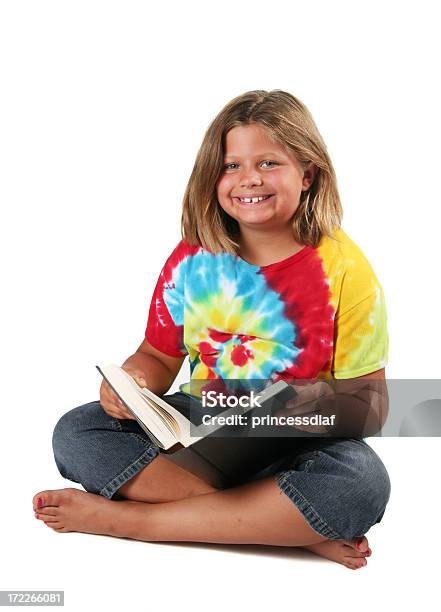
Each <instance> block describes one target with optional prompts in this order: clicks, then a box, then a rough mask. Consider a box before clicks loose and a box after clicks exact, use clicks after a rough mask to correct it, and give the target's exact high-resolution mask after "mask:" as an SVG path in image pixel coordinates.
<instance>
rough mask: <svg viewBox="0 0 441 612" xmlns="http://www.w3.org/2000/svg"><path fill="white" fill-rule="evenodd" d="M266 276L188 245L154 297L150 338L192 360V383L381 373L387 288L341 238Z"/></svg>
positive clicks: (168, 266)
mask: <svg viewBox="0 0 441 612" xmlns="http://www.w3.org/2000/svg"><path fill="white" fill-rule="evenodd" d="M334 238H335V239H331V238H328V237H323V238H322V240H321V241H320V243H319V245H318V246H317V247H316V248H312V247H309V246H305V247H303V248H302V250H300V251H299V252H298V253H296V254H295V255H292V256H291V257H288V258H287V259H284V260H283V261H279V262H277V263H273V264H270V265H267V266H255V265H252V264H250V263H248V262H246V261H244V260H243V259H241V258H240V257H238V256H235V255H230V254H228V253H218V254H213V253H212V252H210V251H208V250H205V249H203V248H202V247H198V246H191V245H189V244H188V243H187V242H186V241H185V240H182V241H181V242H180V243H179V244H178V245H177V247H176V248H175V249H174V251H173V253H172V254H171V255H170V257H169V258H168V259H167V261H166V263H165V265H164V267H163V269H162V271H161V274H160V276H159V279H158V282H157V284H156V288H155V291H154V294H153V297H152V301H151V305H150V310H149V316H148V322H147V328H146V338H147V340H148V342H149V343H150V344H151V345H152V346H154V347H155V348H157V349H158V350H160V351H161V352H163V353H165V354H167V355H171V356H173V357H183V356H185V355H188V356H189V360H190V372H191V380H195V379H204V380H207V379H268V380H272V381H274V382H275V381H277V380H279V379H284V380H287V381H290V380H291V381H292V380H293V379H296V378H324V379H329V378H332V377H334V378H337V379H343V378H354V377H356V376H362V375H364V374H368V373H370V372H374V371H376V370H379V369H381V368H383V367H384V366H385V364H386V360H387V351H388V335H387V325H386V310H385V303H384V297H383V291H382V288H381V286H380V284H379V282H378V280H377V278H376V276H375V273H374V272H373V270H372V268H371V266H370V264H369V262H368V261H367V259H366V258H365V256H364V255H363V253H362V251H361V250H360V248H359V247H357V245H356V244H355V243H354V242H353V241H352V240H351V239H350V238H349V237H348V236H347V235H346V233H345V232H344V231H343V230H341V229H340V230H337V231H336V232H335V234H334Z"/></svg>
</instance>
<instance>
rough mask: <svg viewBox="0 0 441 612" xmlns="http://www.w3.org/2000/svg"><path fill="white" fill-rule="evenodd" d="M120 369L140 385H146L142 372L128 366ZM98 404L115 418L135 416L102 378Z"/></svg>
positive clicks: (132, 417)
mask: <svg viewBox="0 0 441 612" xmlns="http://www.w3.org/2000/svg"><path fill="white" fill-rule="evenodd" d="M122 369H123V370H124V371H125V372H127V373H128V374H130V376H131V377H132V378H133V379H134V380H135V381H136V383H137V384H138V385H139V386H140V387H146V386H147V383H146V381H145V374H144V373H143V372H141V371H140V370H135V369H133V368H130V366H122ZM100 404H101V407H102V409H103V410H104V412H106V413H107V414H108V415H109V416H111V417H113V418H115V419H134V418H135V417H134V416H132V414H131V413H130V412H129V411H128V409H127V408H126V406H125V405H124V403H123V402H122V401H121V400H120V399H119V397H118V396H117V395H116V393H115V392H114V391H113V389H112V387H111V386H110V385H109V384H108V383H107V382H106V381H105V380H104V379H103V382H102V383H101V387H100Z"/></svg>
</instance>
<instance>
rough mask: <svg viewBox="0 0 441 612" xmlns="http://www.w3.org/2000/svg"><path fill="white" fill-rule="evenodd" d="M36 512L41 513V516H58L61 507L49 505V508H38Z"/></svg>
mask: <svg viewBox="0 0 441 612" xmlns="http://www.w3.org/2000/svg"><path fill="white" fill-rule="evenodd" d="M35 514H39V515H40V516H43V515H44V516H58V514H59V509H58V508H55V507H53V506H48V507H47V508H37V510H36V511H35Z"/></svg>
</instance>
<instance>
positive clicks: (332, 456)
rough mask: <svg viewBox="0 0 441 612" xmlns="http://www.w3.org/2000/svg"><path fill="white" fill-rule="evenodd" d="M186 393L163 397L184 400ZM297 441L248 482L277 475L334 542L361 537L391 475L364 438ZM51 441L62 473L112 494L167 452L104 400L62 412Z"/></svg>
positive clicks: (379, 510)
mask: <svg viewBox="0 0 441 612" xmlns="http://www.w3.org/2000/svg"><path fill="white" fill-rule="evenodd" d="M182 396H183V394H181V393H180V392H178V393H175V394H172V395H168V396H167V395H166V396H164V399H165V400H166V401H168V402H170V404H175V405H179V403H180V401H182ZM292 440H293V450H290V451H289V453H288V454H287V455H285V456H284V457H282V458H281V459H279V460H278V461H277V462H275V463H273V464H272V465H270V466H269V467H267V468H265V469H264V470H261V471H260V472H258V473H256V474H255V475H254V476H252V477H251V478H250V479H248V481H253V480H259V479H261V478H265V477H268V476H274V477H275V478H276V482H277V484H278V486H279V487H280V489H281V491H283V493H285V495H287V496H288V498H289V499H290V500H291V501H292V502H293V503H294V504H295V505H296V507H297V508H298V509H299V510H300V512H301V513H302V514H303V516H304V517H305V520H306V521H307V522H308V524H309V525H310V526H311V528H312V529H314V531H316V532H317V533H318V534H320V535H321V536H324V537H326V538H329V539H331V540H350V539H352V538H354V537H359V536H362V535H364V534H365V533H366V532H367V531H368V530H369V529H370V527H372V525H375V523H379V522H380V521H381V519H382V517H383V514H384V511H385V508H386V505H387V502H388V500H389V496H390V481H389V476H388V474H387V471H386V468H385V467H384V465H383V463H382V461H381V459H380V458H379V457H378V455H377V454H376V453H375V451H374V450H373V449H372V448H371V447H370V446H369V445H368V444H367V443H366V442H365V441H364V440H363V439H358V438H349V439H344V438H329V439H325V438H292ZM52 446H53V450H54V457H55V462H56V464H57V467H58V470H59V471H60V473H61V475H62V476H63V477H64V478H67V479H69V480H72V481H74V482H78V483H81V484H82V485H83V487H84V488H85V489H86V491H89V492H91V493H98V494H100V495H103V496H104V497H107V498H108V499H111V498H112V497H113V496H114V495H115V494H116V493H117V491H118V489H119V488H120V487H121V486H122V485H123V484H125V483H126V482H127V481H128V480H130V479H131V478H133V476H135V475H136V474H137V473H138V472H140V471H141V470H142V469H143V468H144V467H145V466H147V465H148V464H149V463H150V462H151V461H152V460H153V459H154V458H155V457H156V456H157V455H158V454H159V453H160V452H161V451H160V449H159V448H158V447H157V446H156V444H154V443H153V442H152V440H150V438H149V437H148V436H147V434H146V433H145V432H144V431H143V429H142V428H141V427H140V426H139V425H138V423H137V422H136V421H134V420H130V419H116V418H113V417H111V416H109V415H108V414H107V413H106V412H105V411H104V410H103V408H102V407H101V404H100V403H99V401H96V402H91V403H89V404H85V405H84V406H79V407H78V408H74V409H73V410H70V411H69V412H67V413H66V414H65V415H63V416H62V417H61V419H60V420H59V421H58V423H57V424H56V426H55V429H54V433H53V439H52Z"/></svg>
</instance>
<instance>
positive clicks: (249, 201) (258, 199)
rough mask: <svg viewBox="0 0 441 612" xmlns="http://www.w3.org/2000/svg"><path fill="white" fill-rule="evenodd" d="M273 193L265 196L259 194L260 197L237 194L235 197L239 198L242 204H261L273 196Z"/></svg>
mask: <svg viewBox="0 0 441 612" xmlns="http://www.w3.org/2000/svg"><path fill="white" fill-rule="evenodd" d="M272 197H273V194H270V195H265V196H259V197H255V198H238V197H237V196H236V197H234V199H235V200H239V202H240V203H241V204H259V203H260V202H263V201H264V200H269V198H272Z"/></svg>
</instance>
